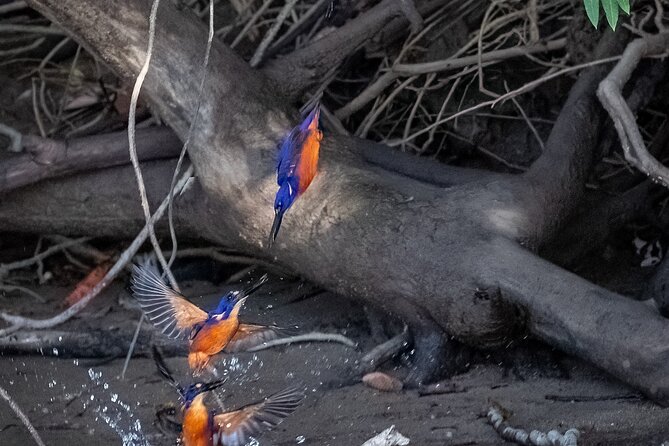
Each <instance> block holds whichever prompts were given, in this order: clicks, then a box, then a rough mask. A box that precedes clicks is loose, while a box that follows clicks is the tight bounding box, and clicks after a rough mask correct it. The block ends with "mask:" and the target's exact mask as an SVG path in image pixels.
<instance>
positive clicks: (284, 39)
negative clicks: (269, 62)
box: [268, 0, 332, 57]
mask: <svg viewBox="0 0 669 446" xmlns="http://www.w3.org/2000/svg"><path fill="white" fill-rule="evenodd" d="M330 2H332V0H318V1H317V2H316V3H314V4H313V5H312V6H311V7H310V8H309V9H308V10H307V12H305V13H304V14H302V16H301V17H300V19H299V20H298V21H296V22H295V23H294V24H293V25H291V27H290V28H289V29H288V31H286V33H285V34H284V35H282V36H281V37H279V38H278V39H277V40H276V42H274V44H273V45H272V46H270V47H269V54H268V56H270V57H271V55H273V54H275V53H276V52H277V51H279V50H280V49H281V48H282V47H283V45H285V44H286V43H288V42H289V41H290V40H292V39H293V38H295V37H296V35H297V34H298V33H299V32H300V28H301V27H302V26H303V25H304V24H305V23H306V22H308V21H309V20H310V19H311V18H312V17H313V16H314V15H316V14H318V13H319V12H320V11H321V10H322V9H324V8H325V7H326V4H327V3H330ZM270 3H271V1H270Z"/></svg>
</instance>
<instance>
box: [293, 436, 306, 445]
mask: <svg viewBox="0 0 669 446" xmlns="http://www.w3.org/2000/svg"><path fill="white" fill-rule="evenodd" d="M305 440H306V438H304V435H298V436H297V437H295V443H297V444H302V443H304V442H305Z"/></svg>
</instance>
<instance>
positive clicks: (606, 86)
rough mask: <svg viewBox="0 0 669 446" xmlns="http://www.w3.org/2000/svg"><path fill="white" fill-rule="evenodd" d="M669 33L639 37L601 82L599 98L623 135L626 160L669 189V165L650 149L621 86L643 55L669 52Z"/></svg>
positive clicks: (622, 140)
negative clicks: (668, 49)
mask: <svg viewBox="0 0 669 446" xmlns="http://www.w3.org/2000/svg"><path fill="white" fill-rule="evenodd" d="M668 47H669V33H662V34H657V35H654V36H648V37H645V38H641V39H636V40H634V41H633V42H632V43H630V44H629V45H627V48H626V49H625V51H624V52H623V55H622V58H621V59H620V61H619V62H618V63H617V64H616V66H615V67H614V68H613V70H611V72H610V73H609V75H608V76H606V78H604V80H603V81H602V82H601V83H600V84H599V88H597V97H598V98H599V101H600V102H601V103H602V105H603V106H604V108H605V109H606V111H607V112H608V114H609V116H610V117H611V119H612V120H613V124H614V125H615V127H616V130H617V132H618V137H619V138H620V145H621V146H622V149H623V153H624V154H625V159H626V160H627V161H629V162H630V163H631V164H632V165H634V166H635V167H636V168H637V169H639V170H640V171H641V172H643V173H645V174H646V175H648V176H649V177H650V178H651V180H652V181H654V182H656V183H660V184H662V185H663V186H665V187H668V188H669V168H667V167H666V166H664V165H662V164H661V163H660V162H659V161H658V160H657V159H656V158H655V157H654V156H653V155H651V154H650V152H648V149H647V148H646V144H645V143H644V141H643V137H642V136H641V132H640V131H639V127H638V125H637V124H636V119H635V117H634V113H632V110H630V108H629V105H628V104H627V102H626V101H625V98H624V97H623V95H622V89H623V87H624V86H625V84H626V83H627V81H628V80H629V78H630V76H631V75H632V72H633V71H634V70H635V69H636V67H637V65H638V64H639V62H640V61H641V59H642V58H643V57H646V56H648V55H653V54H658V53H661V52H663V51H666V50H667V48H668Z"/></svg>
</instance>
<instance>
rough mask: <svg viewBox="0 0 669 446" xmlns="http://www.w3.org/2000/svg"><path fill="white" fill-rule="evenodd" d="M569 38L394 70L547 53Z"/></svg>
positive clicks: (416, 70) (463, 64)
mask: <svg viewBox="0 0 669 446" xmlns="http://www.w3.org/2000/svg"><path fill="white" fill-rule="evenodd" d="M566 44H567V39H557V40H551V41H550V42H546V43H537V44H534V45H529V46H518V47H513V48H504V49H501V50H495V51H490V52H487V53H481V55H480V56H479V55H473V56H464V57H459V58H452V59H444V60H437V61H434V62H425V63H416V64H397V65H395V66H393V71H394V72H396V73H400V74H404V75H416V74H427V73H433V72H435V71H447V70H455V69H458V68H463V67H466V66H469V65H473V64H475V63H479V62H482V63H483V62H491V61H499V60H506V59H511V58H514V57H521V56H525V55H527V54H536V53H545V52H547V51H555V50H559V49H562V48H564V47H565V46H566Z"/></svg>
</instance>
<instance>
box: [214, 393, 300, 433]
mask: <svg viewBox="0 0 669 446" xmlns="http://www.w3.org/2000/svg"><path fill="white" fill-rule="evenodd" d="M302 399H304V393H303V392H302V391H301V390H299V389H297V388H294V387H293V388H288V389H285V390H282V391H281V392H279V393H275V394H274V395H272V396H270V397H269V398H267V399H266V400H265V401H263V402H261V403H257V404H250V405H248V406H244V407H242V408H241V409H239V410H235V411H233V412H226V413H221V414H218V415H214V445H215V446H216V445H223V446H243V445H245V444H246V443H247V442H248V441H249V438H250V437H253V436H256V435H258V434H260V433H261V432H262V431H264V430H269V429H271V428H273V427H274V426H276V425H277V424H279V423H281V421H283V419H284V418H286V417H287V416H288V415H290V414H291V413H293V412H294V411H295V409H297V407H298V406H299V405H300V403H301V402H302Z"/></svg>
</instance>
